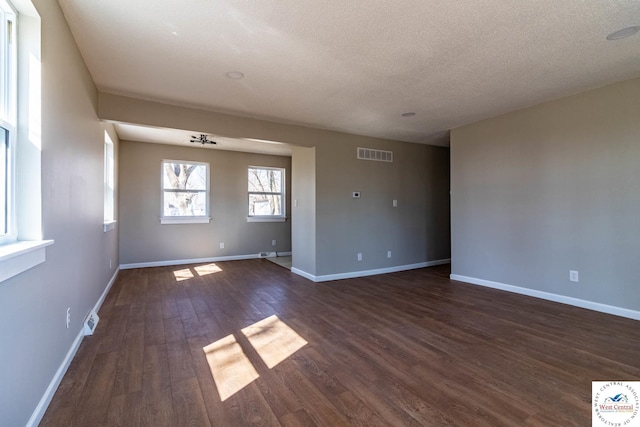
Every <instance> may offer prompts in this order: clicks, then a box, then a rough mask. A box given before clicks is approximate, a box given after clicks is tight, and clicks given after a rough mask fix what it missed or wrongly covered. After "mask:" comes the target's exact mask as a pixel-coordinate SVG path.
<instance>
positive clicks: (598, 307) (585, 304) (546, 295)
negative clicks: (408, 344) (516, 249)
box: [449, 274, 640, 320]
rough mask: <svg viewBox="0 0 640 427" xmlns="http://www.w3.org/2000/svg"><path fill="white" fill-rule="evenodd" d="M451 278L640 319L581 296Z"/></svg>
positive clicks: (636, 314)
mask: <svg viewBox="0 0 640 427" xmlns="http://www.w3.org/2000/svg"><path fill="white" fill-rule="evenodd" d="M449 278H450V279H451V280H457V281H458V282H465V283H470V284H472V285H479V286H486V287H488V288H494V289H500V290H502V291H507V292H513V293H516V294H521V295H527V296H530V297H535V298H540V299H545V300H548V301H553V302H559V303H561V304H567V305H572V306H574V307H580V308H586V309H588V310H594V311H599V312H601V313H607V314H613V315H614V316H620V317H627V318H629V319H634V320H640V311H637V310H631V309H628V308H622V307H616V306H613V305H608V304H602V303H599V302H594V301H587V300H583V299H580V298H574V297H569V296H566V295H560V294H554V293H551V292H544V291H538V290H536V289H530V288H523V287H520V286H514V285H508V284H506V283H500V282H492V281H490V280H484V279H478V278H475V277H468V276H461V275H459V274H451V275H449Z"/></svg>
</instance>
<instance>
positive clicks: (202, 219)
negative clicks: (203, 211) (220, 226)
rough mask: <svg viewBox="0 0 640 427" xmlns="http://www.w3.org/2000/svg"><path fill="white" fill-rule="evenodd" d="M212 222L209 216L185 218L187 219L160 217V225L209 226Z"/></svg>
mask: <svg viewBox="0 0 640 427" xmlns="http://www.w3.org/2000/svg"><path fill="white" fill-rule="evenodd" d="M210 222H211V217H210V216H207V217H204V216H199V217H194V216H185V217H173V218H170V217H160V224H208V223H210Z"/></svg>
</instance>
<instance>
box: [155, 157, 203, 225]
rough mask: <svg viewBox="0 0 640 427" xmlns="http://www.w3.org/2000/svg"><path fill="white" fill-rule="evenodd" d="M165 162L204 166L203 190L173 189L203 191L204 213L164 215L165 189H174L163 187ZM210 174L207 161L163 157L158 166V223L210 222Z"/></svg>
mask: <svg viewBox="0 0 640 427" xmlns="http://www.w3.org/2000/svg"><path fill="white" fill-rule="evenodd" d="M166 163H178V164H186V165H198V166H205V169H206V175H207V176H206V179H205V184H206V189H205V190H175V191H181V192H195V191H197V192H203V193H205V200H206V201H205V210H206V213H205V215H194V216H186V215H181V216H178V215H176V216H165V214H164V194H165V191H167V190H169V191H174V189H165V188H164V165H165V164H166ZM210 176H211V167H210V165H209V163H207V162H195V161H191V160H170V159H163V160H162V162H161V166H160V224H205V223H209V222H211V216H210V212H211V198H210V188H211V185H210Z"/></svg>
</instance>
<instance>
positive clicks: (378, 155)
mask: <svg viewBox="0 0 640 427" xmlns="http://www.w3.org/2000/svg"><path fill="white" fill-rule="evenodd" d="M358 159H360V160H375V161H376V162H393V151H384V150H374V149H373V148H361V147H358Z"/></svg>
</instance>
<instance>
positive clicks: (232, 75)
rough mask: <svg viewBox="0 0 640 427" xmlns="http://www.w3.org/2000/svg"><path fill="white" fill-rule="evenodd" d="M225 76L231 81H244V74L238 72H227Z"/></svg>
mask: <svg viewBox="0 0 640 427" xmlns="http://www.w3.org/2000/svg"><path fill="white" fill-rule="evenodd" d="M225 76H227V77H228V78H230V79H231V80H242V79H244V74H242V73H241V72H240V71H229V72H227V73H225Z"/></svg>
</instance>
